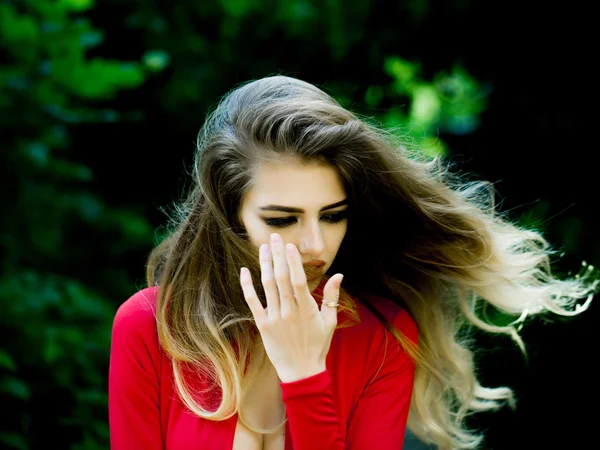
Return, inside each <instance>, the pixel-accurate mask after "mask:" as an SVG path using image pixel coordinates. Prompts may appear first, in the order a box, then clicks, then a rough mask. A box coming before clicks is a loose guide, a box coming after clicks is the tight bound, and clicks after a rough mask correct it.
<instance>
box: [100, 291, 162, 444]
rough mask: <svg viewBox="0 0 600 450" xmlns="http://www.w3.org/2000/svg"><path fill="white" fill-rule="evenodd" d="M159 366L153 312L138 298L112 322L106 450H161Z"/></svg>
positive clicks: (136, 295) (122, 309) (142, 294)
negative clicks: (108, 448)
mask: <svg viewBox="0 0 600 450" xmlns="http://www.w3.org/2000/svg"><path fill="white" fill-rule="evenodd" d="M159 360H160V352H159V350H158V341H157V338H156V328H155V319H154V312H153V311H152V309H151V308H150V306H149V305H148V299H147V298H146V297H145V296H144V293H142V292H139V293H137V294H135V295H134V296H132V297H131V298H130V299H129V300H127V301H126V302H125V303H123V305H121V307H120V308H119V310H118V311H117V313H116V315H115V319H114V322H113V329H112V343H111V352H110V368H109V376H108V412H109V425H110V448H111V450H131V449H137V448H139V449H144V450H158V449H163V438H162V433H161V421H160V403H159V401H160V400H159V381H158V380H159V369H158V364H159V362H158V361H159Z"/></svg>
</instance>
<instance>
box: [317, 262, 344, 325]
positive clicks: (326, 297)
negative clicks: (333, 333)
mask: <svg viewBox="0 0 600 450" xmlns="http://www.w3.org/2000/svg"><path fill="white" fill-rule="evenodd" d="M343 279H344V275H342V274H340V273H336V274H335V275H334V276H332V277H331V278H330V279H329V280H327V283H326V284H325V287H324V288H323V302H322V303H321V317H322V318H323V322H325V323H326V324H327V325H329V326H330V327H331V329H334V328H335V326H336V325H337V311H338V308H337V306H334V305H336V304H337V303H339V299H340V291H341V288H342V280H343ZM328 305H330V306H328Z"/></svg>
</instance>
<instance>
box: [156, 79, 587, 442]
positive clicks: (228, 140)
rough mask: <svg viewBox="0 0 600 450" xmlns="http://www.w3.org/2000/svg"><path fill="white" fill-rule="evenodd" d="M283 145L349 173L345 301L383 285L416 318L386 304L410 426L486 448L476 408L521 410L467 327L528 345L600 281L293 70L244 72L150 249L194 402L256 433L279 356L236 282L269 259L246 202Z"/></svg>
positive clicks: (186, 396) (438, 164)
mask: <svg viewBox="0 0 600 450" xmlns="http://www.w3.org/2000/svg"><path fill="white" fill-rule="evenodd" d="M282 156H294V157H297V158H300V159H301V160H303V161H309V162H318V163H322V164H328V165H330V166H331V167H334V168H335V169H337V171H338V172H339V174H340V176H341V178H342V180H343V183H344V187H345V189H346V192H347V194H348V199H349V203H350V208H349V211H350V215H349V218H348V231H347V234H346V236H345V238H344V241H343V242H342V245H341V247H340V250H339V252H338V256H337V257H336V259H335V261H334V263H333V265H332V267H331V268H330V270H329V272H328V273H329V274H332V273H337V272H341V273H343V274H344V275H345V277H344V280H345V281H344V289H345V292H344V295H343V296H342V306H341V307H342V309H343V310H345V311H347V312H348V313H350V314H351V315H353V316H354V317H357V316H356V305H354V302H353V301H352V298H353V297H352V296H355V295H357V293H360V292H371V293H374V294H378V295H382V296H386V297H387V298H390V299H391V300H393V301H397V302H399V303H402V304H403V305H405V306H406V308H408V310H409V311H410V313H411V314H412V316H413V317H414V319H415V321H416V323H417V326H418V329H419V343H418V346H416V347H415V346H414V345H411V342H410V341H409V340H408V339H407V338H405V337H404V336H403V335H402V333H400V332H399V331H398V330H396V329H394V328H393V327H392V326H391V324H390V323H388V322H387V321H386V320H385V318H383V317H382V316H381V315H379V316H378V317H379V319H380V320H381V321H382V322H383V324H384V326H385V327H386V328H388V329H389V330H390V331H392V333H393V334H394V336H395V337H396V339H398V340H399V342H400V343H401V344H402V345H403V347H404V348H405V349H406V351H407V353H408V354H409V355H411V356H412V357H413V358H414V359H415V362H416V374H415V382H414V389H413V398H412V402H411V410H410V415H409V421H408V426H409V428H410V429H411V430H412V432H413V433H414V434H415V435H416V436H417V437H419V438H420V439H421V440H422V441H424V442H427V443H432V444H435V445H436V446H438V447H439V448H442V449H450V448H477V447H478V446H479V445H480V443H481V440H482V436H481V435H480V434H478V433H477V432H475V431H473V430H471V429H469V428H468V427H467V425H466V422H465V419H466V417H467V416H468V415H470V414H471V413H473V412H477V411H486V410H491V409H496V408H498V407H500V406H502V405H503V404H505V403H508V404H509V405H512V406H514V398H513V393H512V391H511V390H510V389H509V388H507V387H496V388H486V387H483V386H481V385H480V384H479V382H478V381H477V377H476V370H475V366H474V353H473V349H472V348H471V347H472V342H471V341H470V340H469V337H468V336H469V334H468V333H465V330H469V329H473V327H478V328H480V329H483V330H485V331H487V332H490V333H503V334H508V335H510V336H511V337H512V338H513V339H514V340H515V341H516V342H517V343H518V345H519V346H520V347H521V349H522V350H523V351H524V346H523V343H522V341H521V339H520V338H519V335H518V334H517V329H516V328H515V325H516V324H517V323H518V322H519V319H520V320H521V321H522V319H523V318H524V317H525V316H527V315H529V316H531V315H535V314H541V313H544V312H552V313H556V314H560V315H573V314H576V313H578V312H581V311H583V310H584V309H585V308H586V307H587V305H588V304H589V301H590V300H591V296H592V294H593V293H594V292H595V291H596V289H597V281H594V280H592V279H590V277H576V278H571V279H559V278H557V277H555V276H554V275H553V274H552V273H551V270H550V256H551V255H552V254H553V251H552V250H551V249H550V246H549V244H548V242H547V241H546V240H545V239H544V238H543V237H542V235H541V234H540V233H538V232H536V231H533V230H527V229H523V228H521V227H519V226H517V225H515V224H512V223H511V222H510V221H509V220H507V219H506V218H503V217H502V216H501V215H500V214H499V213H498V212H497V211H496V209H497V208H496V207H495V205H494V203H493V189H492V187H491V185H490V184H489V183H486V182H467V181H463V180H461V178H460V177H458V176H457V175H455V174H454V175H453V174H452V173H451V171H450V170H449V169H448V167H447V166H446V165H444V164H443V163H442V161H441V160H439V159H431V160H428V159H425V158H424V157H423V156H419V155H418V153H415V152H411V151H409V149H408V147H407V146H406V145H403V144H402V142H399V141H398V139H397V138H396V137H395V136H394V135H393V134H392V133H390V132H389V131H386V130H384V129H383V128H382V127H379V126H376V125H375V124H373V123H371V122H370V121H369V120H367V119H362V118H360V117H359V116H358V115H357V114H354V113H352V112H350V111H348V110H347V109H345V108H343V107H342V106H341V105H340V104H339V103H338V102H337V101H336V100H335V99H333V98H332V97H331V96H330V95H328V94H327V93H325V92H324V91H323V90H321V89H319V88H317V87H315V86H314V85H311V84H309V83H306V82H303V81H300V80H298V79H295V78H291V77H286V76H272V77H266V78H263V79H259V80H256V81H252V82H249V83H245V84H243V85H241V86H239V87H237V88H236V89H234V90H232V91H231V92H229V93H228V94H227V95H226V96H225V97H224V98H223V99H222V100H221V101H220V102H219V104H218V105H217V107H216V109H215V110H214V111H213V112H212V113H211V114H209V116H208V117H207V119H206V121H205V123H204V125H203V126H202V129H201V131H200V133H199V135H198V141H197V153H196V155H195V159H194V165H193V170H192V173H191V178H192V180H193V181H192V183H193V184H192V186H191V188H190V190H189V194H188V195H187V197H186V198H185V199H184V200H183V201H182V202H181V203H180V204H179V205H176V208H175V209H174V214H173V215H172V216H171V220H170V227H169V233H168V235H167V237H166V238H165V239H164V240H163V241H162V242H161V243H160V244H159V245H158V246H157V247H156V248H155V249H154V250H153V251H152V253H151V254H150V256H149V260H148V266H147V282H148V285H159V286H160V288H159V294H158V307H157V322H158V334H159V339H160V342H161V344H162V346H163V347H164V349H165V350H166V352H167V353H168V354H169V355H170V356H171V358H172V364H173V371H174V374H175V383H176V388H177V391H178V393H179V395H180V396H181V398H182V400H183V402H184V403H185V404H186V405H187V406H188V407H189V409H190V410H191V411H193V412H194V413H195V414H197V415H198V416H200V417H203V418H205V419H209V420H224V419H227V418H229V417H231V416H232V415H233V414H235V413H236V412H240V416H239V418H240V420H242V422H243V423H244V425H246V426H248V428H250V429H254V428H252V427H251V426H249V424H248V423H247V418H245V417H243V414H241V408H240V405H241V404H242V403H243V399H244V396H245V395H246V393H247V392H248V389H249V388H250V386H251V384H252V382H253V380H252V376H251V375H252V374H253V373H254V372H255V370H254V369H256V368H257V367H258V366H260V365H261V364H263V363H264V362H265V360H266V357H265V352H264V349H263V348H262V346H261V345H260V339H258V336H257V332H256V331H255V326H254V325H253V323H252V322H253V319H252V316H251V314H250V312H249V310H248V307H247V304H246V301H245V300H244V298H243V293H242V292H241V289H240V288H239V284H238V283H237V281H236V280H237V279H238V276H239V268H240V267H241V266H246V267H248V268H249V269H250V270H251V272H252V276H253V279H255V280H256V279H260V267H259V265H258V261H257V258H256V250H255V249H253V248H252V247H251V245H250V243H249V239H248V236H247V234H246V231H245V229H244V227H243V224H242V222H241V219H240V217H239V208H240V205H241V202H242V199H243V196H244V194H245V193H246V192H247V191H248V190H249V189H250V187H251V186H252V182H253V174H254V173H255V170H256V168H257V167H258V166H259V165H260V164H261V163H263V162H265V161H270V160H272V159H274V158H280V157H282ZM356 261H369V264H367V265H358V264H356ZM257 291H259V295H260V296H261V299H262V301H263V302H264V293H263V292H262V291H261V289H260V286H259V287H258V289H257ZM585 298H587V301H586V302H585V304H584V305H583V306H582V305H579V304H578V303H577V302H578V300H580V299H585ZM482 305H492V306H493V307H495V308H497V309H498V310H500V311H503V312H505V313H508V314H512V315H515V317H519V319H517V320H516V321H515V323H513V324H510V325H508V326H498V325H494V324H492V323H489V322H487V321H486V320H484V319H483V318H482V314H481V313H480V311H481V307H482ZM367 306H368V305H367ZM369 309H373V308H372V307H370V308H369ZM189 369H193V370H197V371H200V372H201V373H203V374H205V375H207V376H208V377H209V379H211V380H213V385H212V386H211V387H210V389H214V388H215V387H216V388H218V391H219V392H220V394H221V395H220V401H219V402H217V404H216V406H215V408H207V407H206V406H205V405H201V404H200V403H199V402H198V401H197V395H196V394H197V393H198V392H197V391H198V390H199V389H205V390H206V389H208V387H206V386H204V387H203V388H201V387H198V386H193V385H192V384H190V383H188V382H187V379H188V378H187V377H186V375H185V374H186V371H187V370H189ZM281 425H282V424H280V425H279V426H281ZM278 428H279V427H278ZM254 431H258V432H269V431H272V430H256V429H254Z"/></svg>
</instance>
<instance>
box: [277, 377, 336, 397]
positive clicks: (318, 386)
mask: <svg viewBox="0 0 600 450" xmlns="http://www.w3.org/2000/svg"><path fill="white" fill-rule="evenodd" d="M279 384H280V386H281V391H282V394H283V401H284V402H286V401H287V400H288V399H293V398H295V397H306V396H310V395H315V394H319V395H322V394H323V392H324V391H326V390H327V389H328V388H329V386H331V376H330V374H329V371H328V370H327V369H325V370H324V371H323V372H320V373H317V374H316V375H312V376H310V377H307V378H303V379H301V380H296V381H291V382H289V383H283V382H280V383H279Z"/></svg>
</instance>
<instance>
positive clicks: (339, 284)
mask: <svg viewBox="0 0 600 450" xmlns="http://www.w3.org/2000/svg"><path fill="white" fill-rule="evenodd" d="M343 280H344V275H343V274H342V278H340V280H339V281H338V287H340V286H341V285H342V281H343Z"/></svg>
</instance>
